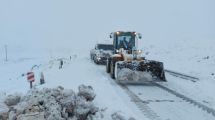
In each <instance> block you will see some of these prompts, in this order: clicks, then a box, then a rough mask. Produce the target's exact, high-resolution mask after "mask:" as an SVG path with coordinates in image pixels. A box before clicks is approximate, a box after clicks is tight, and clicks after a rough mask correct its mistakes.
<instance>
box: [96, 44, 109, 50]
mask: <svg viewBox="0 0 215 120" xmlns="http://www.w3.org/2000/svg"><path fill="white" fill-rule="evenodd" d="M97 47H98V49H103V50H113V45H102V44H99V45H98V46H97Z"/></svg>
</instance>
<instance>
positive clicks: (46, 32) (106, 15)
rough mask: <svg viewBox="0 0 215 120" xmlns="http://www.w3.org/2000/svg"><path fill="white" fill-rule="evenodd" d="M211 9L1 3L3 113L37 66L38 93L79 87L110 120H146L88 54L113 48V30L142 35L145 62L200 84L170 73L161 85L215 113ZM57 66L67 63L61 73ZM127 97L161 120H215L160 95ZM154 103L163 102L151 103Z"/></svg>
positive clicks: (197, 2)
mask: <svg viewBox="0 0 215 120" xmlns="http://www.w3.org/2000/svg"><path fill="white" fill-rule="evenodd" d="M214 5H215V2H214V0H204V1H203V0H189V1H187V0H180V1H171V0H163V1H145V0H133V1H122V0H119V1H114V0H109V1H105V2H104V1H100V0H92V1H83V0H80V1H69V0H65V1H58V0H47V1H43V0H37V1H28V0H19V1H16V0H10V1H0V18H1V19H0V54H1V55H0V112H1V111H4V110H6V109H7V108H6V106H5V105H4V103H3V101H4V99H5V97H6V96H7V95H9V94H14V93H21V94H25V93H27V91H28V90H29V83H28V82H27V80H26V75H25V74H26V73H27V72H28V71H30V70H31V69H32V67H33V66H34V67H33V72H34V73H35V78H36V81H35V82H34V83H33V85H34V86H35V87H37V88H39V89H42V88H45V87H48V88H54V87H57V86H59V85H61V86H63V87H65V88H67V89H73V90H77V88H78V86H79V85H81V84H85V85H90V86H92V87H93V88H94V90H95V93H96V97H95V104H96V106H99V107H100V108H101V109H105V112H104V114H105V117H104V119H105V120H110V119H111V115H112V114H113V113H115V112H119V113H122V114H123V115H125V117H126V118H130V117H134V118H135V119H137V120H145V119H146V120H147V119H148V118H147V116H145V115H144V114H143V113H142V112H141V111H140V110H139V109H138V107H137V106H136V105H135V104H134V103H133V102H132V101H131V99H130V98H129V96H128V95H127V94H126V93H125V91H124V90H123V89H121V88H120V87H119V86H118V85H117V84H116V83H115V82H114V81H113V80H112V79H111V78H110V77H109V75H107V74H106V72H105V67H104V66H100V65H99V66H98V65H95V64H94V63H93V62H91V61H90V58H89V51H90V49H91V48H93V47H94V45H95V44H96V43H98V41H99V42H104V41H105V42H108V43H111V42H112V41H111V40H109V39H108V36H109V33H110V32H113V31H116V30H125V31H127V30H128V31H130V30H131V31H133V30H135V31H137V32H140V33H142V35H143V39H142V40H140V41H139V46H138V47H139V48H141V49H143V52H144V55H145V57H146V58H147V59H151V60H157V61H162V62H163V63H164V67H165V69H168V70H173V71H177V72H181V73H185V74H188V75H192V76H195V77H198V78H199V80H198V81H197V82H191V81H189V80H184V79H180V78H176V77H173V76H171V75H169V74H168V73H166V77H167V82H166V83H162V85H164V86H167V87H168V88H171V89H173V90H175V91H177V92H179V93H181V94H183V95H186V96H188V97H190V98H192V99H194V100H196V101H198V102H200V103H202V104H204V105H207V106H209V107H211V108H213V109H215V95H214V91H215V52H214V51H215V47H214V45H215V7H214ZM119 8H120V9H119ZM4 45H7V48H8V61H5V50H4ZM70 56H71V58H72V59H71V60H70V59H69V57H70ZM60 59H63V60H64V65H63V68H62V69H59V64H60V61H59V60H60ZM40 72H43V73H44V77H45V84H44V85H39V75H40ZM23 75H24V76H23ZM129 89H131V90H132V91H133V92H134V93H137V94H138V96H139V97H140V98H141V99H143V100H146V101H147V100H148V101H150V103H149V105H148V106H149V107H150V108H151V109H152V110H153V111H154V112H156V113H157V115H159V117H160V118H161V119H171V120H180V119H184V120H189V119H196V120H202V119H204V120H211V119H214V117H213V116H211V115H210V114H207V113H205V112H204V111H201V110H200V109H198V108H195V107H193V106H192V105H189V104H187V103H181V102H184V101H181V100H180V99H179V98H176V97H175V96H171V95H169V94H167V93H165V92H164V93H162V91H161V92H159V90H158V89H157V88H153V87H149V86H147V87H145V86H129ZM160 93H162V94H160ZM167 98H168V99H167ZM156 100H160V101H164V102H153V101H156ZM171 100H173V101H175V102H169V101H171ZM151 101H152V102H151ZM180 103H181V104H180ZM181 105H183V106H181ZM167 106H168V107H167ZM190 111H191V112H190ZM189 113H190V114H189Z"/></svg>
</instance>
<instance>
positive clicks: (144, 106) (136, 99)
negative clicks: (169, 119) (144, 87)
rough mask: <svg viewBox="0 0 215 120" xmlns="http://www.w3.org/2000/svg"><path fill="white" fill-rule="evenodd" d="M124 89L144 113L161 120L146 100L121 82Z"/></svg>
mask: <svg viewBox="0 0 215 120" xmlns="http://www.w3.org/2000/svg"><path fill="white" fill-rule="evenodd" d="M119 85H120V87H121V88H122V89H124V90H125V92H126V93H127V94H128V96H129V97H130V98H131V101H132V102H134V103H135V104H136V105H137V107H138V108H139V109H140V110H141V111H142V112H143V114H144V115H145V116H146V117H147V118H149V119H150V120H161V119H160V117H159V116H158V115H157V114H156V113H155V112H154V111H153V110H152V109H151V108H150V107H149V106H148V105H147V103H146V102H144V101H143V100H141V99H140V98H139V97H138V96H137V95H136V94H135V93H133V92H132V91H131V90H130V89H129V88H128V87H127V86H126V85H121V84H119Z"/></svg>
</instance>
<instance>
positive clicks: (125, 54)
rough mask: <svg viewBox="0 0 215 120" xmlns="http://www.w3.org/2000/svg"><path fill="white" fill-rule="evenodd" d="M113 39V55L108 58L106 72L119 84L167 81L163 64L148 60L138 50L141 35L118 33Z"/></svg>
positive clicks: (114, 34) (111, 36)
mask: <svg viewBox="0 0 215 120" xmlns="http://www.w3.org/2000/svg"><path fill="white" fill-rule="evenodd" d="M110 38H112V39H113V46H114V51H113V55H111V56H110V57H109V58H107V61H106V72H107V73H110V76H111V77H112V78H113V79H115V80H116V81H117V82H119V83H147V82H152V81H153V82H154V81H166V78H165V73H164V67H163V63H162V62H158V61H154V60H147V59H145V57H143V56H142V50H139V49H138V40H139V39H141V38H142V35H141V34H140V33H136V32H123V31H117V32H113V33H111V34H110Z"/></svg>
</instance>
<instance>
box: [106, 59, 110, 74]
mask: <svg viewBox="0 0 215 120" xmlns="http://www.w3.org/2000/svg"><path fill="white" fill-rule="evenodd" d="M106 72H107V73H110V60H109V58H108V59H107V61H106Z"/></svg>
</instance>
